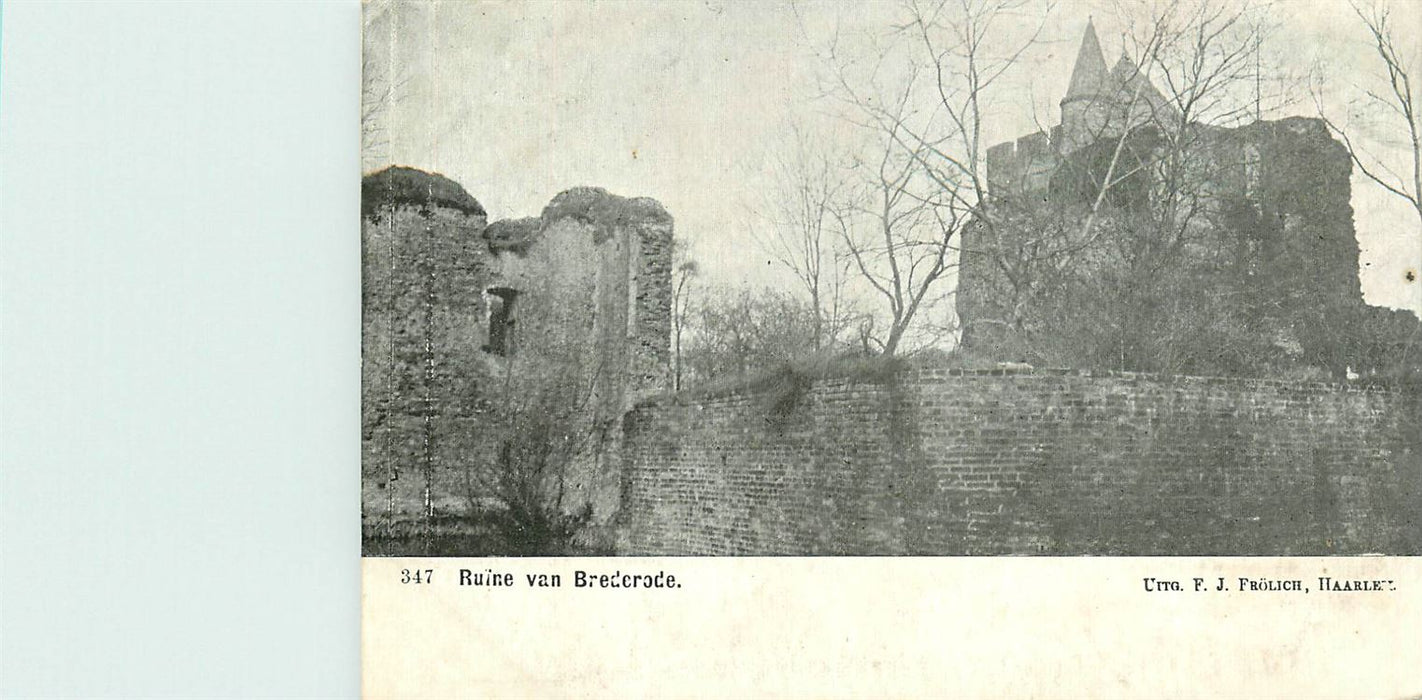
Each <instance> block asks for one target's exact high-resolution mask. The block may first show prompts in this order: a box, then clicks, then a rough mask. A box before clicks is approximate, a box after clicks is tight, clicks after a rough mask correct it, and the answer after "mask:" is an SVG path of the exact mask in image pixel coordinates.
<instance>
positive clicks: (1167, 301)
mask: <svg viewBox="0 0 1422 700" xmlns="http://www.w3.org/2000/svg"><path fill="white" fill-rule="evenodd" d="M1060 108H1061V123H1060V124H1058V125H1057V126H1054V127H1052V128H1051V129H1050V130H1049V131H1047V132H1038V133H1032V134H1027V135H1024V136H1022V137H1021V138H1018V139H1016V140H1015V141H1009V142H1006V143H1001V144H998V145H995V146H993V147H991V148H989V149H988V151H987V158H986V161H987V162H986V165H987V177H988V182H989V189H990V194H991V197H990V202H989V205H988V206H989V207H990V208H991V217H992V218H993V222H992V224H991V225H976V226H972V227H970V228H969V229H968V230H967V231H965V233H964V236H963V250H962V256H961V268H960V276H959V288H958V314H959V319H960V321H961V323H962V328H963V335H962V345H963V347H964V348H966V349H968V350H970V351H973V352H975V353H977V354H979V355H983V356H988V357H992V358H995V359H998V360H1012V361H1027V362H1030V363H1034V364H1038V365H1039V366H1040V365H1043V364H1045V365H1048V366H1063V365H1064V364H1070V363H1071V361H1076V360H1079V359H1084V358H1091V357H1092V355H1093V352H1097V351H1100V352H1101V353H1102V354H1105V352H1104V351H1103V350H1101V348H1098V347H1093V346H1092V345H1091V344H1090V341H1091V340H1093V339H1092V338H1088V337H1086V336H1087V335H1088V334H1089V333H1091V332H1095V331H1093V330H1092V329H1091V328H1090V327H1091V324H1092V323H1093V321H1094V319H1093V317H1101V316H1103V312H1102V311H1101V309H1105V310H1107V311H1117V310H1120V309H1119V307H1117V308H1114V309H1113V308H1112V307H1111V306H1110V304H1111V299H1110V297H1112V296H1114V295H1120V298H1122V299H1128V300H1129V301H1125V302H1122V303H1123V304H1129V303H1133V304H1135V305H1136V306H1138V307H1140V308H1139V309H1125V310H1124V311H1125V312H1130V313H1134V314H1135V315H1133V316H1131V317H1130V318H1129V323H1126V324H1125V325H1135V326H1137V327H1139V328H1140V331H1141V333H1140V334H1141V335H1142V336H1146V337H1147V339H1146V340H1145V341H1140V340H1139V339H1136V342H1137V343H1138V344H1139V343H1141V342H1144V343H1150V342H1152V341H1151V340H1150V339H1149V337H1150V335H1151V334H1154V336H1155V337H1157V338H1159V339H1160V340H1159V341H1158V343H1157V345H1156V346H1155V347H1154V348H1146V349H1140V348H1137V354H1138V355H1141V356H1145V357H1152V356H1154V355H1159V354H1161V351H1162V348H1163V349H1164V350H1166V351H1169V350H1170V349H1172V347H1171V346H1172V344H1174V345H1176V346H1181V347H1183V346H1185V345H1187V344H1189V343H1191V342H1194V343H1197V344H1198V346H1197V347H1194V348H1187V349H1185V350H1183V351H1182V352H1183V353H1186V354H1190V359H1187V360H1181V362H1180V364H1179V365H1178V366H1171V367H1166V368H1146V367H1135V366H1130V363H1129V361H1127V365H1126V366H1117V365H1114V364H1106V363H1105V362H1104V361H1098V362H1096V363H1094V364H1092V365H1091V366H1097V367H1100V366H1103V365H1104V366H1106V367H1108V368H1110V369H1127V370H1131V369H1137V370H1138V369H1152V371H1163V370H1165V371H1173V372H1176V373H1187V374H1208V375H1215V374H1225V375H1240V374H1242V375H1259V374H1274V373H1277V372H1287V371H1301V370H1303V369H1308V368H1312V369H1313V370H1314V371H1318V372H1326V373H1328V374H1331V375H1332V376H1335V377H1341V376H1342V375H1343V374H1345V373H1346V372H1347V371H1349V370H1356V371H1359V372H1366V371H1367V370H1369V369H1372V368H1375V367H1377V366H1379V365H1380V364H1382V363H1384V362H1385V361H1386V358H1385V357H1377V355H1378V354H1379V352H1380V351H1379V350H1377V348H1378V347H1381V346H1383V345H1386V343H1387V342H1390V341H1386V340H1378V339H1377V338H1379V337H1386V338H1402V337H1406V336H1407V335H1408V334H1409V333H1413V332H1415V326H1416V320H1415V319H1413V318H1412V317H1411V316H1410V315H1409V314H1406V313H1405V312H1392V311H1388V310H1385V309H1380V308H1375V307H1369V306H1367V305H1366V304H1365V303H1364V302H1363V300H1362V293H1361V286H1360V283H1359V278H1358V258H1359V248H1358V242H1357V238H1356V236H1355V233H1354V228H1353V216H1352V215H1353V211H1352V206H1351V203H1350V201H1351V200H1350V198H1351V190H1350V182H1349V179H1350V177H1351V174H1352V164H1351V161H1350V159H1349V156H1348V153H1347V151H1346V149H1345V148H1344V147H1343V145H1342V144H1341V143H1339V142H1338V141H1337V140H1335V139H1334V138H1333V137H1332V135H1331V134H1330V133H1329V132H1328V130H1327V127H1326V126H1325V125H1324V123H1323V122H1322V121H1320V120H1317V119H1307V118H1286V119H1280V120H1276V121H1256V122H1254V123H1252V124H1247V125H1244V126H1240V127H1237V128H1221V127H1213V126H1208V125H1204V124H1199V123H1186V120H1185V119H1184V118H1182V116H1181V113H1180V111H1179V110H1178V109H1177V108H1176V107H1175V106H1174V105H1173V104H1172V100H1171V99H1169V98H1167V97H1166V96H1164V95H1162V94H1161V92H1160V91H1159V90H1157V89H1156V87H1155V86H1154V85H1152V84H1151V82H1150V81H1149V80H1148V79H1147V78H1146V77H1145V76H1144V75H1143V74H1142V72H1141V71H1140V70H1139V69H1138V68H1137V66H1136V65H1135V64H1134V63H1132V62H1131V60H1130V59H1129V58H1127V57H1126V56H1125V55H1122V56H1121V58H1120V60H1119V61H1118V62H1117V63H1116V64H1115V65H1114V66H1113V67H1111V68H1109V69H1108V68H1107V64H1106V61H1105V59H1104V56H1103V53H1102V50H1101V45H1100V43H1099V41H1098V40H1097V37H1096V32H1095V29H1094V27H1093V26H1092V25H1091V24H1090V23H1088V25H1087V27H1086V30H1085V35H1084V37H1083V39H1082V42H1081V45H1080V48H1079V51H1078V54H1077V57H1076V61H1075V65H1074V67H1073V71H1072V75H1071V80H1070V84H1069V86H1068V88H1067V90H1066V93H1065V95H1064V96H1063V97H1062V99H1061V102H1060ZM1165 161H1171V162H1169V163H1167V162H1165ZM1108 173H1109V175H1108ZM1108 179H1109V180H1110V184H1103V183H1106V181H1107V180H1108ZM1167 188H1172V189H1171V191H1172V192H1173V196H1174V199H1173V200H1172V201H1170V202H1168V203H1161V201H1160V200H1161V199H1162V194H1161V193H1162V191H1164V190H1166V189H1167ZM1103 190H1104V192H1103ZM1153 207H1154V209H1153ZM1167 209H1168V210H1167ZM1152 217H1154V218H1153V219H1152ZM1083 222H1089V226H1088V224H1086V223H1083ZM1173 225H1178V229H1179V230H1178V231H1172V232H1171V234H1172V235H1171V236H1169V237H1166V236H1161V237H1160V239H1159V240H1150V239H1147V237H1146V235H1145V234H1144V233H1143V231H1146V230H1149V229H1150V228H1151V227H1152V226H1154V227H1155V229H1156V230H1163V229H1165V228H1168V227H1169V226H1173ZM1088 227H1089V232H1088V233H1082V231H1085V230H1087V229H1088ZM1151 246H1155V250H1153V249H1152V248H1151ZM1159 251H1166V252H1159ZM1150 255H1154V256H1155V258H1154V259H1153V260H1151V259H1149V257H1148V256H1150ZM1132 256H1134V257H1132ZM1128 260H1129V261H1130V262H1128ZM1142 260H1146V261H1147V262H1145V263H1143V262H1141V261H1142ZM1150 265H1154V267H1153V268H1152V267H1150ZM1147 287H1149V288H1148V289H1142V288H1147ZM1133 293H1134V294H1135V296H1129V295H1130V294H1133ZM1093 304H1095V305H1096V306H1093ZM1073 314H1077V316H1073ZM1192 314H1193V315H1192ZM1112 321H1115V322H1117V323H1118V324H1120V323H1122V322H1121V321H1119V320H1118V319H1112ZM1171 322H1174V325H1171ZM1189 324H1194V325H1193V327H1192V326H1190V325H1189ZM1083 329H1084V330H1083ZM1078 331H1079V332H1078ZM1110 332H1113V331H1111V330H1110V329H1103V330H1100V331H1099V333H1100V336H1101V337H1102V338H1104V337H1105V336H1106V334H1108V333H1110ZM1172 333H1173V334H1174V335H1175V336H1178V337H1172V336H1171V334H1172ZM1368 334H1371V335H1370V336H1369V337H1372V338H1374V341H1373V342H1371V343H1362V342H1360V340H1359V339H1360V338H1362V337H1364V336H1365V335H1368ZM1095 340H1100V338H1097V339H1095ZM1069 341H1076V344H1074V345H1073V344H1069ZM1117 342H1118V343H1119V344H1120V345H1121V346H1122V347H1121V348H1120V351H1121V352H1122V354H1123V355H1125V354H1127V351H1128V350H1130V349H1131V348H1130V347H1128V346H1129V345H1130V342H1132V341H1130V340H1127V339H1125V338H1124V337H1122V338H1118V339H1117ZM1208 345H1215V346H1223V347H1225V348H1226V350H1224V351H1221V352H1219V353H1218V356H1213V357H1212V356H1208V355H1209V353H1210V352H1211V350H1210V348H1209V347H1207V346H1208ZM1191 353H1192V354H1191ZM1088 363H1089V364H1090V362H1089V361H1088ZM1072 366H1077V365H1074V364H1073V365H1072Z"/></svg>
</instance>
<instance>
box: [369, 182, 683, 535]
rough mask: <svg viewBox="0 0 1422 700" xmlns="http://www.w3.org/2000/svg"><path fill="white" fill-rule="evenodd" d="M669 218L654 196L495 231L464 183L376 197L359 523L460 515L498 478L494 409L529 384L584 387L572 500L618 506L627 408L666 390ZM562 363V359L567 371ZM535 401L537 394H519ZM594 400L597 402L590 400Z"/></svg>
mask: <svg viewBox="0 0 1422 700" xmlns="http://www.w3.org/2000/svg"><path fill="white" fill-rule="evenodd" d="M672 225H673V222H672V218H671V216H670V215H668V214H667V212H666V211H665V210H664V209H663V208H662V207H661V205H660V204H658V203H657V202H655V201H654V200H650V199H644V198H642V199H627V198H623V197H618V196H615V195H612V194H609V193H608V192H606V191H605V190H601V189H597V188H574V189H571V190H568V191H566V192H563V193H561V194H559V195H558V196H557V197H555V198H554V199H553V201H552V202H550V203H549V205H548V206H547V207H545V209H544V211H543V212H542V214H541V215H540V216H539V217H536V218H525V219H515V220H505V221H498V222H494V223H492V224H490V223H488V221H487V215H486V213H485V211H484V209H483V207H482V206H480V204H479V203H478V202H477V201H475V200H474V198H473V197H471V196H470V195H469V194H468V193H467V192H465V191H464V189H463V188H462V187H460V186H459V185H458V184H457V183H455V182H453V181H451V180H449V179H447V178H444V177H442V176H440V175H437V174H433V173H426V172H422V171H419V170H415V169H411V168H401V167H395V168H389V169H386V170H383V171H380V172H378V173H374V174H372V175H369V176H367V177H366V178H365V179H364V182H363V187H362V238H361V240H362V294H363V299H362V324H363V327H362V393H363V396H362V398H363V404H362V429H363V435H362V438H363V439H362V467H363V482H362V484H363V489H362V513H363V515H364V516H365V518H366V519H367V522H368V523H370V524H373V523H376V522H378V523H382V524H392V523H393V524H398V523H401V522H409V521H414V520H418V519H420V518H423V517H425V516H426V515H433V516H439V515H444V514H462V513H465V512H466V511H467V510H469V508H470V506H471V501H477V500H478V499H479V498H480V493H481V490H482V491H487V489H486V488H484V487H482V486H480V485H479V484H477V483H476V481H475V479H476V478H478V477H483V478H487V477H488V475H489V474H490V473H493V472H495V471H496V470H497V467H496V466H494V465H495V463H496V460H497V459H498V458H499V453H500V449H501V448H500V445H501V443H502V442H504V441H506V440H507V439H508V437H509V436H508V435H506V434H501V433H500V431H499V429H498V426H497V421H496V418H495V417H496V416H497V415H500V414H503V415H507V414H508V413H509V412H510V406H509V405H508V404H510V403H511V402H517V401H520V400H523V399H525V398H526V396H524V395H516V394H519V393H520V392H521V390H523V389H528V388H533V389H538V388H547V386H550V385H551V383H553V382H555V381H563V382H566V383H568V384H569V385H571V386H574V387H576V388H577V389H576V390H571V391H569V392H568V403H569V406H570V407H571V409H576V411H575V413H576V416H575V418H572V419H570V422H571V424H570V425H568V426H567V429H568V430H569V431H570V432H574V433H577V434H581V435H587V434H591V435H593V438H592V439H591V440H590V441H589V443H588V444H587V445H578V447H577V449H576V452H577V454H576V457H575V460H574V463H573V465H572V466H571V467H570V468H569V470H568V473H567V475H566V476H567V478H566V479H565V480H564V482H565V483H561V484H560V485H559V487H558V488H559V489H560V491H561V490H566V493H564V494H562V495H561V496H560V502H561V503H562V504H563V505H564V506H565V508H566V509H567V510H568V511H570V512H572V511H578V510H580V509H582V508H584V507H588V508H589V509H590V512H591V513H592V522H593V524H599V523H601V522H605V521H606V520H607V519H608V518H610V517H611V516H612V514H613V513H614V512H615V511H616V507H617V498H618V492H619V487H620V486H619V485H620V481H619V479H618V475H617V471H616V467H617V465H618V464H619V463H620V462H619V461H618V460H615V459H609V455H615V454H616V447H617V443H618V441H619V440H620V438H621V431H620V428H619V426H620V421H621V418H622V415H623V414H624V413H625V412H626V411H627V410H628V409H629V408H630V407H631V406H632V404H633V403H634V402H635V401H636V400H637V399H638V397H640V396H643V395H646V394H647V393H650V392H655V391H660V390H664V389H665V388H666V386H667V378H668V367H669V358H668V343H669V337H670V319H671V292H670V284H671V267H670V265H671V240H672ZM555 365H556V366H555ZM523 393H525V394H532V393H536V392H534V391H529V392H523ZM584 394H586V397H584Z"/></svg>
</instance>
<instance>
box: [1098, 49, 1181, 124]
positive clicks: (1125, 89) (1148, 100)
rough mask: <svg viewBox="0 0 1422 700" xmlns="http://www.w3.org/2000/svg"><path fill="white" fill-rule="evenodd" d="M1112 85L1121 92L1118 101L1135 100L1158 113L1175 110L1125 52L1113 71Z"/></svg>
mask: <svg viewBox="0 0 1422 700" xmlns="http://www.w3.org/2000/svg"><path fill="white" fill-rule="evenodd" d="M1111 84H1112V85H1113V86H1114V87H1115V89H1116V90H1117V91H1119V94H1118V95H1117V99H1118V100H1120V101H1121V102H1123V103H1126V102H1130V101H1132V100H1133V99H1134V100H1139V101H1140V102H1141V103H1143V104H1145V105H1147V106H1149V107H1150V108H1151V109H1152V110H1156V111H1157V112H1158V111H1159V110H1169V109H1173V107H1172V106H1171V105H1170V101H1169V100H1166V99H1165V96H1164V95H1162V94H1160V90H1157V89H1156V87H1155V85H1154V84H1153V83H1151V81H1150V80H1149V79H1148V78H1146V77H1145V74H1144V73H1142V72H1141V69H1140V66H1137V65H1136V62H1135V61H1132V60H1131V57H1130V56H1127V55H1126V52H1125V51H1122V52H1121V60H1119V61H1117V62H1116V65H1115V67H1113V68H1112V69H1111Z"/></svg>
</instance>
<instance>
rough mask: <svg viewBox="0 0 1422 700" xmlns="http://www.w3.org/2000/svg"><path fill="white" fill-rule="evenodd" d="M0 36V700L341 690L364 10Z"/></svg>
mask: <svg viewBox="0 0 1422 700" xmlns="http://www.w3.org/2000/svg"><path fill="white" fill-rule="evenodd" d="M0 13H3V25H0V27H2V29H0V31H3V33H2V34H0V696H3V697H6V698H11V697H124V698H133V697H242V698H248V697H354V696H356V695H357V694H358V678H359V676H358V663H359V662H358V655H359V559H358V554H359V522H358V498H359V495H358V493H359V492H358V480H359V469H358V460H359V451H358V440H359V372H358V369H359V343H360V330H359V314H360V297H359V284H360V282H359V267H358V264H359V255H360V251H359V244H358V238H357V230H358V228H357V226H358V221H357V217H358V213H357V212H358V207H357V204H358V202H357V197H358V189H357V187H358V181H357V177H358V175H357V173H358V170H359V160H358V154H357V150H358V142H359V129H358V123H357V122H358V109H357V101H358V96H359V67H360V41H359V32H360V18H359V7H358V6H357V5H356V4H355V3H354V2H342V3H315V2H306V3H255V2H243V3H227V4H205V3H196V2H172V3H152V4H142V3H131V2H122V3H99V2H92V3H74V4H54V3H44V4H40V3H33V2H13V1H9V0H7V1H5V2H4V4H3V7H0Z"/></svg>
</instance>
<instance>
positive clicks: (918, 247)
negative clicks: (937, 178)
mask: <svg viewBox="0 0 1422 700" xmlns="http://www.w3.org/2000/svg"><path fill="white" fill-rule="evenodd" d="M920 165H921V163H920V158H919V154H916V153H913V152H911V151H908V150H906V149H905V148H904V146H903V143H902V142H901V141H900V140H899V139H896V138H895V135H894V134H893V133H890V134H889V135H888V138H886V139H884V141H883V142H882V151H881V153H879V154H878V158H877V159H875V160H872V161H859V162H858V163H856V171H857V172H859V173H860V175H861V176H862V180H861V182H860V184H859V185H858V187H856V188H855V189H853V190H851V192H850V196H849V197H847V198H846V200H845V201H844V203H842V204H840V205H839V206H837V207H836V208H835V209H834V210H833V212H832V213H833V216H834V220H835V224H836V228H837V230H838V233H839V237H840V240H841V241H842V242H843V245H844V248H845V249H846V250H847V251H848V253H849V258H850V260H852V261H853V264H854V269H855V270H857V271H858V273H859V276H860V279H861V281H863V282H865V283H867V285H868V286H869V287H870V288H871V289H872V290H873V292H874V293H875V294H876V295H877V296H878V298H879V299H880V300H881V301H882V304H883V305H882V306H881V307H880V308H883V309H886V310H887V312H888V314H887V324H885V327H884V328H883V330H882V331H881V332H878V333H876V332H875V330H876V329H875V328H874V327H873V326H872V325H871V326H865V327H863V330H864V335H865V338H866V339H867V340H869V341H871V342H872V343H873V344H874V346H875V347H874V349H875V350H877V351H878V352H880V353H882V354H884V355H893V354H895V353H896V352H898V351H899V349H900V346H901V344H902V343H903V341H904V339H905V337H906V336H907V335H908V333H909V331H910V329H911V328H912V327H913V326H914V324H915V322H916V321H918V320H919V313H920V311H921V310H922V309H924V308H932V307H934V306H936V305H937V303H938V302H940V301H942V300H943V299H944V298H946V296H947V295H948V294H950V293H951V290H950V289H949V288H948V286H947V285H944V284H942V282H943V281H944V280H945V278H946V276H947V274H948V273H949V271H950V270H951V269H952V268H953V265H954V262H955V255H954V250H953V246H954V241H955V239H956V236H957V235H958V233H959V232H960V231H961V230H962V223H963V221H964V220H965V219H966V217H967V215H968V214H967V211H966V210H965V209H964V208H963V207H962V206H960V204H959V202H957V201H956V200H955V199H954V198H953V197H952V196H951V194H949V193H948V192H945V191H944V190H943V189H941V188H940V187H939V186H938V185H937V183H935V182H934V181H933V180H932V179H931V178H928V177H925V176H924V174H923V171H922V169H921V168H920ZM918 325H919V326H923V325H926V324H924V323H922V322H921V321H919V323H918ZM930 335H931V334H930Z"/></svg>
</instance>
